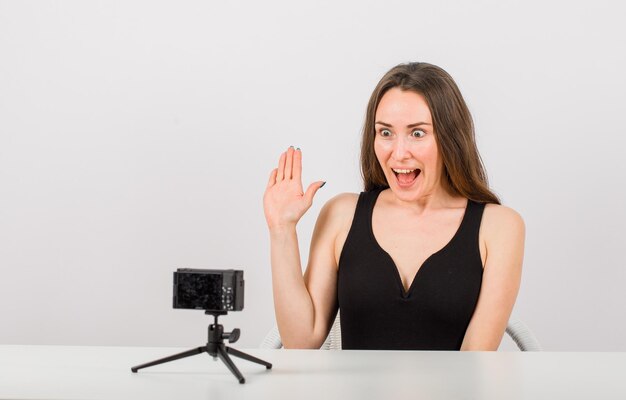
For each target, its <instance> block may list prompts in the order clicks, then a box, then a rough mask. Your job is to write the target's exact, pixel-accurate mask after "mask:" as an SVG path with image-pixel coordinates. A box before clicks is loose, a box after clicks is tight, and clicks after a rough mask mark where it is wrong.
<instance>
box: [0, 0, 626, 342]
mask: <svg viewBox="0 0 626 400" xmlns="http://www.w3.org/2000/svg"><path fill="white" fill-rule="evenodd" d="M621 8H623V6H622V5H620V4H619V2H609V1H593V2H591V1H588V2H581V1H574V2H571V1H560V2H556V1H555V2H545V1H535V0H533V1H523V2H522V1H512V2H506V1H505V2H503V1H475V2H454V3H448V2H439V1H436V2H435V1H428V2H426V1H406V2H399V1H385V2H357V1H354V2H343V3H342V2H335V1H323V2H320V1H315V2H313V1H311V2H290V1H282V2H277V1H263V2H256V1H170V2H163V1H78V0H76V1H40V2H33V1H17V0H16V1H6V0H1V1H0V57H1V59H0V271H1V275H0V344H12V343H15V344H77V345H79V344H97V345H164V346H188V347H193V346H197V345H200V344H202V343H203V342H204V341H205V340H206V327H207V325H208V324H209V322H210V321H209V319H208V318H207V317H205V316H204V315H203V314H202V313H201V312H197V311H187V310H173V309H172V308H171V292H172V271H174V270H175V269H176V268H178V267H193V268H242V269H244V271H245V278H246V305H245V309H244V311H243V312H241V313H231V314H230V315H229V316H228V317H226V318H224V319H223V323H224V324H225V326H226V328H227V329H228V328H233V327H240V328H241V329H242V338H241V340H240V342H239V343H238V344H237V346H238V347H241V348H245V347H254V346H257V345H258V344H259V342H260V341H261V339H262V337H263V335H264V334H265V332H266V331H267V330H268V329H269V328H270V327H271V326H272V325H273V323H274V315H273V304H272V297H271V280H270V266H269V240H268V235H267V230H266V226H265V220H264V217H263V211H262V195H263V191H264V187H265V184H266V182H267V177H268V174H269V172H270V170H271V169H272V168H274V165H275V164H276V162H277V159H278V155H279V154H280V152H281V151H283V150H284V149H286V148H287V147H288V146H289V145H295V146H299V147H301V148H302V150H303V154H304V180H305V185H308V183H310V182H311V181H312V180H317V179H323V180H326V181H328V183H327V185H326V186H325V187H324V188H323V189H321V190H320V191H319V192H318V195H317V197H316V199H315V204H314V206H313V207H312V208H311V210H310V211H309V213H308V214H307V215H305V217H304V218H303V220H302V221H301V223H300V225H299V233H300V239H301V243H300V245H301V251H302V256H303V264H305V263H306V258H307V255H308V246H309V239H310V234H311V231H312V228H313V224H314V222H315V219H316V217H317V214H318V212H319V209H320V207H321V205H323V204H324V202H325V201H327V200H328V199H329V198H330V197H332V196H334V195H336V194H338V193H341V192H359V191H360V190H361V181H360V175H359V168H358V152H359V138H360V129H361V126H362V122H363V116H364V113H365V105H366V102H367V99H368V97H369V94H370V93H371V91H372V89H373V88H374V86H375V85H376V83H377V82H378V80H379V79H380V77H381V76H382V74H383V73H384V72H385V71H387V70H388V69H389V68H391V67H392V66H394V65H396V64H398V63H400V62H407V61H427V62H431V63H434V64H437V65H440V66H441V67H443V68H444V69H446V70H447V71H448V72H450V73H451V74H452V76H453V77H454V78H455V79H456V80H457V83H458V84H459V86H460V88H461V90H462V92H463V93H464V95H465V97H466V100H467V102H468V104H469V106H470V109H471V111H472V112H473V115H474V118H475V122H476V128H477V137H478V142H479V149H480V151H481V154H482V156H483V159H484V161H485V164H486V167H487V171H488V173H489V177H490V182H491V185H492V187H493V188H494V190H495V191H496V193H498V194H499V195H500V196H501V197H502V199H503V202H504V203H505V204H506V205H509V206H511V207H513V208H515V209H516V210H518V211H519V212H520V213H521V214H522V216H523V217H524V219H525V221H526V225H527V245H526V257H525V263H524V275H523V282H522V288H521V292H520V295H519V297H518V301H517V305H516V308H515V310H514V313H515V314H516V315H517V316H518V317H520V318H522V319H523V320H525V321H526V322H527V324H528V325H530V326H531V327H532V329H533V330H534V332H535V333H536V335H537V336H538V337H539V339H540V341H541V342H542V344H543V345H544V347H545V348H546V349H548V350H578V351H591V350H603V351H605V350H606V351H624V350H626V346H625V345H624V341H623V338H624V337H626V323H625V322H624V317H626V302H625V300H624V299H625V295H624V291H623V286H624V282H625V281H626V279H625V278H626V273H625V272H624V268H625V267H626V256H625V255H624V250H623V249H624V235H623V233H622V230H623V227H624V226H625V225H626V211H625V207H624V206H625V205H626V191H625V190H624V187H623V183H622V182H623V181H624V180H625V178H626V169H625V168H624V167H623V165H622V163H621V159H622V155H623V153H624V152H623V150H622V148H623V146H624V144H625V139H624V134H625V128H624V127H625V126H626V113H625V112H624V108H625V107H624V105H625V100H624V93H626V79H625V77H624V70H626V56H625V54H626V53H625V52H624V47H625V44H626V43H625V42H626V40H625V39H626V25H624V24H623V23H622V20H621V16H622V15H623V10H621Z"/></svg>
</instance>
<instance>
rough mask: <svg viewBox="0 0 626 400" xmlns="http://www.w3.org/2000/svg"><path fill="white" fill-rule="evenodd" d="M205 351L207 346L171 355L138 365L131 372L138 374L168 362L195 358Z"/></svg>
mask: <svg viewBox="0 0 626 400" xmlns="http://www.w3.org/2000/svg"><path fill="white" fill-rule="evenodd" d="M205 351H206V346H202V347H196V348H195V349H191V350H187V351H183V352H182V353H178V354H174V355H171V356H169V357H165V358H161V359H158V360H155V361H150V362H148V363H145V364H141V365H137V366H135V367H132V368H131V369H130V370H131V371H133V372H137V371H138V370H140V369H142V368H148V367H152V366H153V365H158V364H163V363H166V362H170V361H174V360H179V359H181V358H185V357H191V356H195V355H196V354H200V353H203V352H205Z"/></svg>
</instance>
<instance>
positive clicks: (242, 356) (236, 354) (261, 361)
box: [226, 347, 272, 369]
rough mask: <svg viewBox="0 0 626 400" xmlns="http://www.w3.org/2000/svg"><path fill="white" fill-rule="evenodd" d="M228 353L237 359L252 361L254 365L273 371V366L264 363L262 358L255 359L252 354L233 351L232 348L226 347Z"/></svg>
mask: <svg viewBox="0 0 626 400" xmlns="http://www.w3.org/2000/svg"><path fill="white" fill-rule="evenodd" d="M226 351H227V352H228V354H232V355H233V356H235V357H239V358H242V359H244V360H248V361H251V362H253V363H257V364H261V365H265V368H267V369H272V364H270V363H268V362H267V361H263V360H261V359H260V358H256V357H253V356H251V355H250V354H247V353H244V352H243V351H239V350H237V349H233V348H232V347H226Z"/></svg>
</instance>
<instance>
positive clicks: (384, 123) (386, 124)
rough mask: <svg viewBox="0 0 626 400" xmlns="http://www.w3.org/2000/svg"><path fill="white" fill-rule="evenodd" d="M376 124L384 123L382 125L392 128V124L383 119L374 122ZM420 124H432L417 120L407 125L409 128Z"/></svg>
mask: <svg viewBox="0 0 626 400" xmlns="http://www.w3.org/2000/svg"><path fill="white" fill-rule="evenodd" d="M374 125H382V126H386V127H387V128H391V127H392V125H391V124H388V123H386V122H382V121H376V122H374ZM420 125H430V124H429V123H428V122H416V123H414V124H409V125H407V126H406V127H407V128H414V127H416V126H420Z"/></svg>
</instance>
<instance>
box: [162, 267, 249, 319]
mask: <svg viewBox="0 0 626 400" xmlns="http://www.w3.org/2000/svg"><path fill="white" fill-rule="evenodd" d="M243 289H244V282H243V271H241V270H234V269H226V270H219V269H193V268H178V269H177V270H176V272H174V308H186V309H192V310H206V311H208V312H224V311H226V312H227V311H241V310H243Z"/></svg>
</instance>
